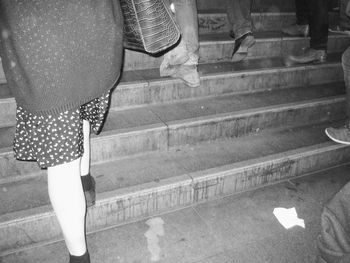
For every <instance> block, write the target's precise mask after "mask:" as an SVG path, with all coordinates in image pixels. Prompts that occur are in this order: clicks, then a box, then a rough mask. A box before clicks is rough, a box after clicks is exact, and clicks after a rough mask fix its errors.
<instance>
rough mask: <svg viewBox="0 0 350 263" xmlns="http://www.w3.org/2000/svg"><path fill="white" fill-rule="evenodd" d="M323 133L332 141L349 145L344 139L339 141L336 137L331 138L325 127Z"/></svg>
mask: <svg viewBox="0 0 350 263" xmlns="http://www.w3.org/2000/svg"><path fill="white" fill-rule="evenodd" d="M325 133H326V135H327V136H328V138H329V139H331V140H332V141H334V142H336V143H340V144H345V145H350V142H346V141H341V140H338V139H335V138H333V137H332V136H331V135H330V134H329V133H328V131H327V129H325Z"/></svg>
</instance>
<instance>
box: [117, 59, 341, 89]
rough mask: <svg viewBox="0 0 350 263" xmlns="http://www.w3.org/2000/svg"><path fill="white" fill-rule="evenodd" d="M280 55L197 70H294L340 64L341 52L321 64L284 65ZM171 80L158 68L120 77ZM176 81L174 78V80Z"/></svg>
mask: <svg viewBox="0 0 350 263" xmlns="http://www.w3.org/2000/svg"><path fill="white" fill-rule="evenodd" d="M283 61H284V60H283V58H282V57H271V58H257V59H249V60H244V61H240V62H236V63H234V62H228V61H221V62H213V63H202V64H199V65H198V71H199V73H200V75H201V76H202V77H205V76H208V75H210V76H213V75H218V77H219V76H220V75H219V74H232V73H243V72H244V73H250V72H251V71H263V70H275V69H282V70H294V69H298V68H299V69H300V68H315V67H323V66H328V65H331V64H340V61H341V53H331V54H328V56H327V61H326V62H325V63H321V64H315V63H314V64H312V63H311V64H304V65H295V66H291V67H286V66H285V65H284V62H283ZM169 79H171V80H173V79H172V78H170V77H160V74H159V69H158V68H154V69H140V70H134V71H127V72H124V74H123V76H122V78H121V85H123V84H128V83H139V82H142V81H144V82H145V83H147V82H150V81H165V80H169ZM175 81H176V80H175Z"/></svg>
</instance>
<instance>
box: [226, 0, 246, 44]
mask: <svg viewBox="0 0 350 263" xmlns="http://www.w3.org/2000/svg"><path fill="white" fill-rule="evenodd" d="M251 6H252V1H251V0H226V8H227V16H228V20H229V23H230V25H231V29H232V31H233V33H234V35H235V39H237V38H240V37H241V36H243V35H245V34H246V33H248V32H251V31H252V23H251V16H250V13H251Z"/></svg>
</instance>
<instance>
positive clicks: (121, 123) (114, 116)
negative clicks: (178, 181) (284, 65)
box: [0, 83, 344, 148]
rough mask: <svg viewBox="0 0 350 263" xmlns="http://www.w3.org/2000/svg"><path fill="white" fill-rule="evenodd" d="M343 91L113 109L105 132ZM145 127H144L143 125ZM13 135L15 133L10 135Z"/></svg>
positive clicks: (5, 143) (4, 132) (340, 87)
mask: <svg viewBox="0 0 350 263" xmlns="http://www.w3.org/2000/svg"><path fill="white" fill-rule="evenodd" d="M343 94H344V84H343V83H332V84H323V85H315V86H310V87H307V88H306V89H305V87H296V88H287V89H281V90H271V91H264V92H256V93H247V94H237V95H236V94H226V95H221V96H214V97H206V98H201V99H195V100H185V101H180V102H174V103H167V104H158V105H146V106H143V107H137V108H132V109H124V110H113V109H111V110H110V112H109V114H108V116H107V119H106V123H105V125H104V128H103V132H102V134H103V133H105V132H110V131H112V132H118V131H119V132H125V131H126V130H128V131H130V130H135V129H136V130H139V129H145V128H147V126H151V125H156V126H159V127H165V125H171V124H179V123H186V122H191V121H193V119H202V120H208V119H215V118H221V117H222V116H224V115H233V114H235V113H237V112H242V111H247V110H255V109H257V110H259V108H264V107H265V108H266V107H276V108H278V107H280V106H283V107H284V106H286V105H287V107H288V104H290V105H289V106H292V105H297V104H298V103H311V104H312V103H313V102H312V101H313V100H315V101H318V100H319V99H326V100H332V99H333V97H334V98H338V96H342V95H343ZM143 127H144V128H143ZM10 131H11V130H10V129H9V128H0V138H3V139H2V143H0V147H3V148H4V147H11V146H12V140H11V139H7V140H6V139H5V138H6V137H9V136H11V134H9V133H10ZM11 138H12V136H11Z"/></svg>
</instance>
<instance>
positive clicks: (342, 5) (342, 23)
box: [339, 0, 350, 30]
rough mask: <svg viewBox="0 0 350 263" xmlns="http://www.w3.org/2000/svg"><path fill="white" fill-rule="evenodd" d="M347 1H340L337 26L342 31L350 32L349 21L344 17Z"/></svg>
mask: <svg viewBox="0 0 350 263" xmlns="http://www.w3.org/2000/svg"><path fill="white" fill-rule="evenodd" d="M348 2H349V0H340V10H339V26H340V27H341V28H343V29H347V30H350V19H349V17H348V16H347V15H346V6H347V4H348Z"/></svg>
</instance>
